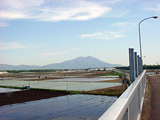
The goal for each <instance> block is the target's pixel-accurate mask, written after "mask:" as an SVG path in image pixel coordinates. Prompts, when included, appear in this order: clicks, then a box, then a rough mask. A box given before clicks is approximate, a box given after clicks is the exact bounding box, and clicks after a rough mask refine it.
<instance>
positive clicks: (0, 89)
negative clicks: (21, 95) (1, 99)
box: [0, 88, 20, 93]
mask: <svg viewBox="0 0 160 120" xmlns="http://www.w3.org/2000/svg"><path fill="white" fill-rule="evenodd" d="M14 91H20V90H19V89H10V88H0V93H6V92H14Z"/></svg>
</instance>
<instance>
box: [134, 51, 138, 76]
mask: <svg viewBox="0 0 160 120" xmlns="http://www.w3.org/2000/svg"><path fill="white" fill-rule="evenodd" d="M134 59H135V74H136V77H138V63H137V52H134Z"/></svg>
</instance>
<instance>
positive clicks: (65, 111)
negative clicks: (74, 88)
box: [0, 95, 117, 120]
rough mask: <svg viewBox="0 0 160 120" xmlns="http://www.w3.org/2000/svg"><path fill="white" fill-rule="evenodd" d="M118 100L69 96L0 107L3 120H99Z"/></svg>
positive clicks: (94, 96) (92, 96)
mask: <svg viewBox="0 0 160 120" xmlns="http://www.w3.org/2000/svg"><path fill="white" fill-rule="evenodd" d="M116 99H117V97H108V96H100V95H68V96H61V97H55V98H50V99H43V100H37V101H32V102H26V103H23V104H13V105H7V106H2V107H0V118H1V119H2V120H13V119H14V120H22V119H23V120H50V119H53V120H97V119H98V118H99V117H100V116H101V115H102V114H103V113H104V112H105V111H106V110H107V109H108V108H109V107H110V106H111V105H112V104H113V102H114V101H115V100H116Z"/></svg>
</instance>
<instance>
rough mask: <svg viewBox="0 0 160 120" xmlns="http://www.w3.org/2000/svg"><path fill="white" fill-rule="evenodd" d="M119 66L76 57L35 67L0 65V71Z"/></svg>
mask: <svg viewBox="0 0 160 120" xmlns="http://www.w3.org/2000/svg"><path fill="white" fill-rule="evenodd" d="M116 66H121V65H118V64H110V63H106V62H103V61H101V60H99V59H97V58H94V57H91V56H88V57H78V58H76V59H73V60H67V61H64V62H62V63H54V64H48V65H44V66H36V65H19V66H14V65H6V64H0V70H29V69H86V68H102V67H116Z"/></svg>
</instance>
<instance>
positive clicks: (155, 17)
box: [138, 16, 158, 58]
mask: <svg viewBox="0 0 160 120" xmlns="http://www.w3.org/2000/svg"><path fill="white" fill-rule="evenodd" d="M150 18H154V19H157V18H158V16H152V17H147V18H145V19H143V20H142V21H140V23H139V24H138V28H139V45H140V57H141V58H142V48H141V32H140V25H141V23H142V22H143V21H145V20H147V19H150Z"/></svg>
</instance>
